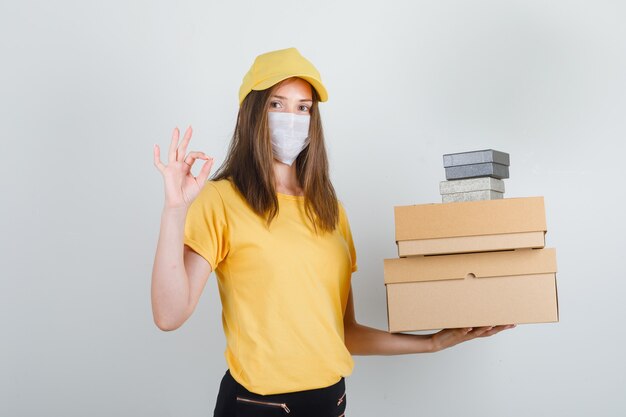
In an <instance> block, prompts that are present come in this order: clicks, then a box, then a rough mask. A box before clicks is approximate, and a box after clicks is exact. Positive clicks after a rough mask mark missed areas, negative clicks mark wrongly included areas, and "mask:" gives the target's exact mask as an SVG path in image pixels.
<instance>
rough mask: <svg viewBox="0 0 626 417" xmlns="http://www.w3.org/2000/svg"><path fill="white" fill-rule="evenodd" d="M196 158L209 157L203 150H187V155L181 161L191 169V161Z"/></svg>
mask: <svg viewBox="0 0 626 417" xmlns="http://www.w3.org/2000/svg"><path fill="white" fill-rule="evenodd" d="M198 158H200V159H209V157H208V156H206V155H205V154H204V152H200V151H194V152H189V155H187V156H186V157H185V159H183V162H184V163H186V164H187V165H189V169H190V170H191V166H192V165H193V163H194V162H195V161H196V159H198Z"/></svg>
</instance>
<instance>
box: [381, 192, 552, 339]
mask: <svg viewBox="0 0 626 417" xmlns="http://www.w3.org/2000/svg"><path fill="white" fill-rule="evenodd" d="M395 229H396V242H397V245H398V255H399V258H396V259H385V261H384V263H385V264H384V274H385V286H386V290H387V313H388V320H389V331H390V332H402V331H415V330H435V329H441V328H454V327H475V326H491V325H500V324H519V323H541V322H556V321H558V300H557V292H556V272H557V269H556V250H555V249H554V248H545V233H546V231H547V227H546V218H545V206H544V199H543V197H522V198H499V199H491V200H490V199H486V200H474V201H459V202H453V203H445V204H443V203H433V204H419V205H411V206H397V207H395Z"/></svg>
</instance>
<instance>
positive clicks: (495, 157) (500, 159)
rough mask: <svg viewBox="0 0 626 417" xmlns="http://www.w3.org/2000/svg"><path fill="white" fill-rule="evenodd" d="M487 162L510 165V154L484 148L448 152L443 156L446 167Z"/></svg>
mask: <svg viewBox="0 0 626 417" xmlns="http://www.w3.org/2000/svg"><path fill="white" fill-rule="evenodd" d="M485 162H493V163H496V164H500V165H506V166H509V165H510V161H509V154H508V153H506V152H500V151H496V150H494V149H483V150H480V151H471V152H458V153H448V154H445V155H444V156H443V166H444V168H447V167H455V166H459V165H471V164H482V163H485Z"/></svg>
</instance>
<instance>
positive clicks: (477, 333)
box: [472, 326, 493, 337]
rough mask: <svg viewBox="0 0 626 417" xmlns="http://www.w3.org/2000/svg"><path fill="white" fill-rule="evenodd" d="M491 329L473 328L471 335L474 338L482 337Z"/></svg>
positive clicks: (485, 327) (490, 327)
mask: <svg viewBox="0 0 626 417" xmlns="http://www.w3.org/2000/svg"><path fill="white" fill-rule="evenodd" d="M492 329H493V326H482V327H475V328H474V331H472V335H473V336H474V337H480V336H483V335H484V334H486V333H488V332H490V331H491V330H492Z"/></svg>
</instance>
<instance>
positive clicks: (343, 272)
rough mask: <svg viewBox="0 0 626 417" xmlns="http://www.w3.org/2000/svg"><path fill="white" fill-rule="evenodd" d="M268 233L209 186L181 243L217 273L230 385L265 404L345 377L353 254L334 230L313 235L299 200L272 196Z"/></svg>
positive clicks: (230, 191) (224, 191)
mask: <svg viewBox="0 0 626 417" xmlns="http://www.w3.org/2000/svg"><path fill="white" fill-rule="evenodd" d="M277 198H278V204H279V213H278V215H277V216H276V217H275V218H274V220H273V221H272V223H271V225H270V227H269V228H267V227H266V221H265V220H264V219H262V218H261V217H260V216H258V215H257V214H256V213H254V211H252V209H251V208H250V207H249V206H248V204H247V202H246V200H245V199H244V197H243V196H242V195H241V193H239V191H238V190H237V188H236V187H235V186H234V185H233V184H232V183H231V182H230V181H229V180H219V181H208V182H207V183H206V184H205V185H204V187H203V188H202V190H201V192H200V194H199V195H198V197H197V198H196V199H195V200H194V201H193V202H192V204H191V206H190V207H189V211H188V213H187V218H186V221H185V236H184V243H185V244H186V245H187V246H189V247H190V248H191V249H193V250H194V251H195V252H197V253H198V254H200V255H201V256H202V257H203V258H205V259H206V260H207V261H208V262H209V264H210V265H211V267H212V268H213V270H214V271H215V272H216V275H217V280H218V288H219V293H220V299H221V301H222V325H223V328H224V334H225V336H226V350H225V352H224V356H225V357H226V362H227V364H228V368H229V369H230V371H231V373H232V376H233V378H235V380H237V382H239V383H240V384H241V385H243V386H244V387H246V389H248V390H249V391H251V392H255V393H257V394H262V395H267V394H276V393H286V392H293V391H301V390H307V389H314V388H321V387H326V386H329V385H332V384H334V383H336V382H337V381H339V379H340V378H341V376H348V375H350V374H351V373H352V369H353V367H354V362H353V360H352V356H351V355H350V352H349V351H348V349H347V348H346V346H345V343H344V329H343V314H344V312H345V309H346V304H347V300H348V294H349V291H350V280H351V275H352V272H354V271H356V269H357V264H356V253H355V250H354V244H353V241H352V235H351V232H350V225H349V223H348V219H347V216H346V213H345V210H344V208H343V206H342V204H341V203H339V219H340V221H339V225H338V227H337V228H336V229H335V231H333V232H332V233H324V234H320V235H316V234H315V232H314V230H313V228H312V224H311V222H310V220H309V219H308V217H307V216H306V212H305V211H304V197H300V196H292V195H287V194H281V193H277Z"/></svg>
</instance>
